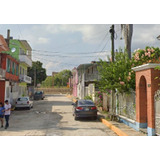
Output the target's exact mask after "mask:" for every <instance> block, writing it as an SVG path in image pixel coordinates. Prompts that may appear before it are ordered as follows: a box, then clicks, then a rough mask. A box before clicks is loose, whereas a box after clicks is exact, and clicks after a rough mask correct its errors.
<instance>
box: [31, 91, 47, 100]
mask: <svg viewBox="0 0 160 160" xmlns="http://www.w3.org/2000/svg"><path fill="white" fill-rule="evenodd" d="M44 98H45V95H44V92H43V91H36V92H35V93H34V100H39V99H42V100H43V99H44Z"/></svg>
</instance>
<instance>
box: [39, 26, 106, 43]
mask: <svg viewBox="0 0 160 160" xmlns="http://www.w3.org/2000/svg"><path fill="white" fill-rule="evenodd" d="M106 26H107V25H98V24H72V25H70V24H61V25H58V24H54V25H53V24H48V25H44V26H41V27H43V29H44V30H45V31H46V32H48V33H50V34H60V33H67V34H68V33H80V34H81V35H82V40H83V41H84V42H87V43H96V42H97V39H98V37H101V36H102V35H103V36H104V35H105V34H106V33H107V32H108V29H107V27H106ZM105 30H106V31H105Z"/></svg>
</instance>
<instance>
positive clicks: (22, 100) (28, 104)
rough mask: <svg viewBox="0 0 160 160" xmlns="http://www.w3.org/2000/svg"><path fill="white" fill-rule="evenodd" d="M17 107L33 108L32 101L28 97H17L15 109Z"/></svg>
mask: <svg viewBox="0 0 160 160" xmlns="http://www.w3.org/2000/svg"><path fill="white" fill-rule="evenodd" d="M17 108H28V109H31V108H33V101H31V100H30V99H29V97H19V98H18V99H17V101H16V105H15V109H17Z"/></svg>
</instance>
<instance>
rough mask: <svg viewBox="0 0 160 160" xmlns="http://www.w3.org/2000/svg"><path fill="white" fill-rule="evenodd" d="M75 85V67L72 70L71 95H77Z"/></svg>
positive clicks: (76, 82) (76, 80) (76, 75)
mask: <svg viewBox="0 0 160 160" xmlns="http://www.w3.org/2000/svg"><path fill="white" fill-rule="evenodd" d="M77 85H78V71H77V68H76V67H75V68H73V70H72V95H73V96H74V97H77Z"/></svg>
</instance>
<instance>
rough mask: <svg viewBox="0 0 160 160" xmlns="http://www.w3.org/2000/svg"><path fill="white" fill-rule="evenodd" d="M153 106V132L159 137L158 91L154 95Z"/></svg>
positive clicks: (159, 99) (159, 96) (159, 101)
mask: <svg viewBox="0 0 160 160" xmlns="http://www.w3.org/2000/svg"><path fill="white" fill-rule="evenodd" d="M154 105H155V131H156V134H157V135H160V90H158V91H157V92H156V93H155V96H154Z"/></svg>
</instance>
